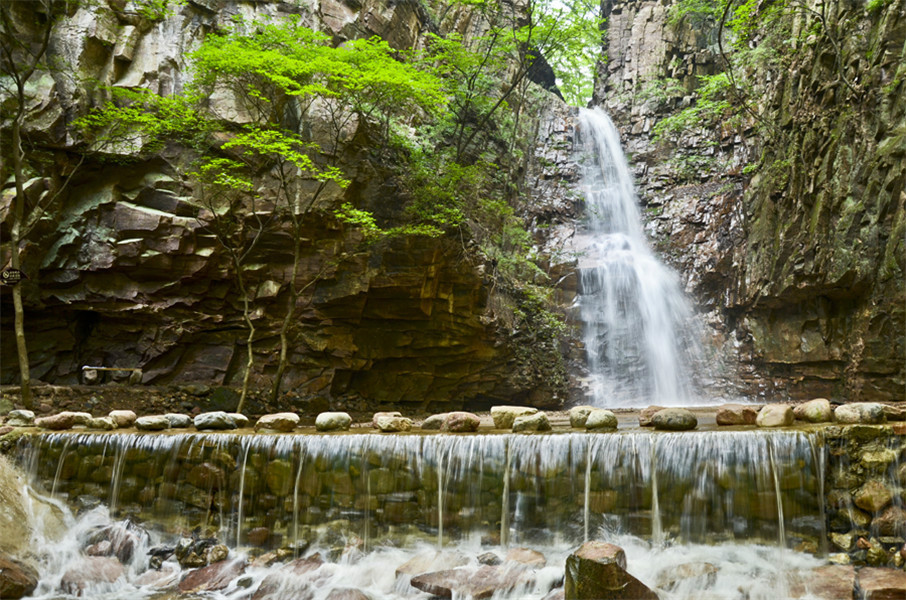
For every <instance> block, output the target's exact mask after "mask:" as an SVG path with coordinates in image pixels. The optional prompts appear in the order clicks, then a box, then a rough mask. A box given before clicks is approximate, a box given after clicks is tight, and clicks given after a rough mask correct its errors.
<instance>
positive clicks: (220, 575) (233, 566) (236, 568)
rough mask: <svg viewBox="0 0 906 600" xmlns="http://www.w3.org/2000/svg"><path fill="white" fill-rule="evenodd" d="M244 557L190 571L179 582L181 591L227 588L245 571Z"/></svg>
mask: <svg viewBox="0 0 906 600" xmlns="http://www.w3.org/2000/svg"><path fill="white" fill-rule="evenodd" d="M246 564H247V563H246V562H245V559H244V558H236V559H233V560H224V561H220V562H216V563H213V564H210V565H208V566H206V567H201V568H200V569H195V570H194V571H190V572H189V574H188V575H186V576H185V577H184V578H183V580H182V581H180V582H179V586H178V588H179V591H180V592H213V591H217V590H222V589H225V588H226V587H227V586H228V585H230V582H231V581H233V580H234V579H236V578H237V577H239V576H240V575H242V574H243V573H244V572H245V567H246Z"/></svg>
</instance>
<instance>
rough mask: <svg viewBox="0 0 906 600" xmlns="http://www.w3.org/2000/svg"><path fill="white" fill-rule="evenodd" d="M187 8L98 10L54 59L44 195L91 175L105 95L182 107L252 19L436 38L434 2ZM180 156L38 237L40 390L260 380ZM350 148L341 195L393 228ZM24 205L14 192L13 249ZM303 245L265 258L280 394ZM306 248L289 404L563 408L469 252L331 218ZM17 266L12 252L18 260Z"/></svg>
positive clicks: (38, 114) (104, 178) (34, 116)
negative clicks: (91, 376) (377, 234)
mask: <svg viewBox="0 0 906 600" xmlns="http://www.w3.org/2000/svg"><path fill="white" fill-rule="evenodd" d="M172 4H173V7H174V10H173V14H170V15H169V16H166V17H165V18H162V19H159V20H153V19H150V20H149V19H148V18H145V17H144V16H142V15H140V14H138V13H137V12H136V10H135V5H134V4H133V3H131V2H123V1H119V0H111V1H110V2H98V3H91V4H87V5H85V6H83V7H82V8H79V9H78V10H76V11H74V12H72V13H71V14H69V15H68V17H67V18H65V19H62V20H61V21H60V22H59V23H58V24H57V25H56V26H55V28H54V30H53V34H52V37H51V45H50V50H49V55H50V56H52V57H54V58H57V59H61V60H65V63H66V66H67V68H66V69H62V70H60V69H57V70H55V71H53V73H52V74H48V75H45V76H43V77H41V78H40V79H38V80H37V81H36V84H35V89H34V92H35V98H36V99H35V101H34V103H33V105H31V106H30V107H29V113H28V118H27V122H26V132H27V134H28V135H29V136H30V140H32V141H36V142H38V144H39V146H40V148H41V151H42V152H41V155H40V156H39V157H36V158H40V161H39V160H35V161H34V164H32V165H31V167H32V168H34V170H35V173H36V174H35V176H34V177H33V178H32V179H31V180H30V181H29V182H28V184H27V188H28V193H29V195H30V197H31V198H32V199H37V198H38V197H40V196H41V194H43V193H45V190H46V189H48V187H49V186H50V178H52V177H59V176H61V174H63V175H65V174H66V173H69V172H71V170H72V168H73V165H74V163H75V162H77V160H78V157H77V155H76V153H75V152H74V151H73V144H74V141H73V140H72V139H71V136H70V135H69V134H68V130H67V127H66V126H67V124H68V123H69V122H71V120H72V118H74V117H76V116H79V115H81V114H84V112H85V111H86V110H87V108H88V107H89V106H90V104H91V100H92V98H93V95H94V94H95V92H94V91H93V90H94V89H95V87H94V86H95V85H97V84H102V85H107V86H117V87H125V88H135V87H144V88H147V89H150V90H152V91H154V92H158V93H162V94H167V93H169V92H172V91H174V90H177V91H178V90H180V89H181V88H182V86H183V85H184V84H185V83H186V81H187V79H188V77H189V75H188V69H187V67H188V65H187V64H186V55H187V53H188V52H190V51H192V50H193V49H195V48H197V47H198V45H199V43H200V41H201V40H202V39H203V37H204V35H205V34H206V33H208V32H210V31H213V30H214V29H215V28H218V27H222V26H223V25H225V24H228V23H229V22H230V19H231V18H233V17H234V16H236V15H241V16H244V17H247V18H253V17H262V16H280V15H285V14H288V13H296V14H300V15H302V18H303V22H305V23H306V24H308V25H310V26H311V27H313V28H316V29H319V30H322V31H326V32H329V33H331V34H332V35H333V36H335V39H336V40H337V41H341V40H343V39H351V38H359V37H367V36H371V35H379V36H381V37H383V38H384V39H386V40H387V41H388V42H389V43H390V44H391V45H392V46H394V47H397V48H405V47H411V46H413V45H417V44H418V43H419V40H420V36H421V35H422V34H423V33H425V32H426V31H428V30H430V29H432V28H433V27H434V25H432V23H431V21H430V17H429V16H428V14H427V12H426V9H425V8H424V6H423V5H422V4H420V3H417V2H393V1H390V2H387V1H384V0H366V1H365V2H358V1H355V2H354V1H351V0H350V1H348V2H341V1H334V0H324V1H321V2H317V1H315V2H308V3H306V2H302V3H298V2H259V1H253V2H252V1H250V2H242V1H232V0H231V1H227V0H190V1H189V2H187V3H179V2H176V3H172ZM23 6H24V5H23ZM36 6H37V5H36ZM457 10H459V9H457ZM454 12H456V11H454ZM460 13H461V14H460ZM21 16H22V22H21V23H20V24H19V25H21V27H22V32H23V35H29V34H30V33H31V28H32V27H33V26H34V23H36V22H39V21H40V18H43V17H41V16H40V15H35V14H32V15H29V14H28V11H27V10H24V9H23V11H22V12H21ZM31 17H33V18H34V19H33V20H32V21H29V18H31ZM447 22H448V23H451V24H452V26H453V27H455V28H457V29H458V30H461V31H462V32H463V33H465V34H466V35H468V34H469V32H471V31H472V30H473V29H474V28H475V27H478V26H479V25H478V24H476V23H473V22H472V21H471V17H470V15H469V14H468V12H462V11H460V12H459V13H457V14H452V13H450V14H447ZM86 82H91V83H86ZM180 152H181V151H180V150H179V149H178V148H175V147H174V148H168V149H166V150H164V151H163V152H162V153H161V154H160V155H159V156H157V157H155V158H153V159H152V160H149V161H146V162H139V163H132V164H130V165H128V166H122V167H120V166H116V165H111V164H109V163H107V164H100V163H93V162H92V159H91V158H89V159H88V160H87V161H86V162H85V163H84V164H82V165H80V166H79V168H78V170H77V171H76V173H75V176H74V178H73V180H72V182H71V184H70V185H69V186H68V188H67V189H66V192H65V194H63V196H62V197H61V198H60V199H59V200H58V201H57V202H56V203H55V204H54V205H53V207H52V213H53V214H52V216H51V217H50V218H45V219H43V220H42V221H41V222H39V223H38V225H37V227H36V228H35V229H34V230H33V231H32V232H31V233H30V235H29V237H28V241H27V243H26V244H25V245H24V247H23V255H22V260H23V270H24V271H25V272H26V274H27V275H28V277H29V279H28V280H27V281H26V282H25V283H24V284H23V285H24V293H25V298H26V330H27V337H28V344H29V350H30V358H31V365H32V371H33V374H32V376H33V377H34V378H37V379H39V380H44V381H47V382H50V383H74V382H76V381H77V380H78V378H79V373H80V369H81V367H82V366H84V365H91V366H104V367H124V368H140V369H141V370H142V382H144V383H148V384H170V383H183V382H201V383H205V384H209V385H210V384H236V383H238V382H239V381H240V380H241V371H242V369H243V368H244V365H245V350H246V349H245V346H244V340H245V338H246V335H247V329H246V327H245V324H244V323H243V320H242V301H241V297H240V294H239V292H238V290H237V287H236V282H235V278H233V277H232V276H231V273H230V270H229V260H228V257H227V256H226V254H225V252H224V251H223V249H222V248H221V247H220V245H219V243H218V241H217V239H216V238H215V237H214V236H213V235H212V234H211V233H210V232H209V231H207V230H206V229H205V228H204V227H203V224H202V223H200V222H199V221H198V220H196V218H195V214H196V211H194V210H193V208H192V206H191V205H190V202H189V200H190V197H191V194H192V189H191V182H189V181H188V180H184V179H181V178H180V177H179V175H178V174H177V173H178V170H177V169H175V168H174V167H175V166H176V165H178V164H179V163H180V160H181V156H180ZM342 152H343V155H342V157H341V162H342V164H343V166H344V171H345V173H346V175H347V177H349V179H351V181H352V183H351V185H350V186H349V188H348V189H347V190H345V191H341V190H338V189H336V190H334V192H333V197H332V199H333V200H334V201H336V202H337V203H339V202H341V201H349V202H352V203H353V204H354V205H356V206H359V207H363V208H368V209H371V210H373V211H374V212H375V214H377V215H378V216H379V217H388V215H389V217H392V215H393V213H394V210H395V208H394V207H395V206H396V205H398V204H399V202H400V200H399V197H398V190H397V188H396V185H395V183H394V181H393V179H392V177H390V175H388V171H387V170H386V169H383V168H382V164H381V161H382V160H383V159H384V157H382V156H380V151H379V149H375V148H371V147H369V145H368V142H367V136H365V135H363V134H362V132H357V133H356V134H355V135H350V136H349V137H348V138H347V139H346V144H345V145H344V147H343V151H342ZM50 165H54V166H50ZM13 194H14V190H12V189H11V187H6V188H4V191H3V198H2V200H3V202H2V205H0V209H2V212H0V218H2V220H3V236H4V238H6V237H7V235H8V229H7V228H8V227H9V224H10V218H11V215H10V203H11V199H12V195H13ZM246 218H251V217H250V216H248V215H247V216H246ZM289 236H290V234H289V232H288V231H286V230H281V229H279V228H278V229H276V230H273V231H268V232H266V233H265V236H264V238H263V239H262V241H261V243H260V244H259V245H258V246H257V249H256V254H255V255H253V256H251V257H249V259H248V260H247V264H248V265H250V266H249V267H248V278H249V285H250V287H251V289H253V290H255V292H254V297H255V301H254V306H253V313H252V319H253V321H254V323H255V326H256V328H257V330H258V336H257V338H256V343H255V352H256V357H257V358H256V365H257V366H256V371H255V373H254V377H253V381H255V382H256V383H257V384H258V386H259V387H261V388H263V387H264V386H266V385H267V384H268V383H269V380H270V377H271V376H272V375H273V373H274V371H275V368H276V361H277V356H276V354H277V352H278V349H279V339H278V329H279V326H280V323H281V321H282V319H283V315H284V314H285V312H284V310H285V308H284V307H285V304H286V301H287V287H286V286H287V283H286V282H287V281H288V275H287V273H288V272H289V270H290V268H291V264H292V246H291V244H290V243H289V240H290V237H289ZM303 237H304V240H305V242H304V245H303V254H304V255H303V264H302V265H301V268H300V272H299V281H300V282H309V281H313V282H314V283H312V284H311V285H310V286H307V287H306V288H305V291H304V292H303V293H302V294H301V297H300V299H299V302H298V309H297V310H298V312H297V318H296V322H295V323H294V324H293V327H292V330H291V332H290V334H291V336H292V339H293V344H292V351H291V357H290V366H289V369H288V371H287V373H286V375H285V378H284V384H283V389H284V390H292V391H294V392H297V393H298V394H300V395H319V396H321V397H324V398H334V399H336V398H339V399H343V398H354V399H355V398H357V399H364V400H367V401H373V402H414V403H419V404H422V405H427V404H429V403H430V404H432V405H433V407H434V408H439V407H442V406H443V405H444V404H445V403H446V404H447V405H450V406H456V405H459V406H461V405H462V404H463V403H474V404H479V405H480V404H488V403H490V402H499V401H514V400H520V401H525V402H533V403H536V404H551V403H554V404H556V403H558V402H559V401H561V400H558V396H557V389H558V386H559V385H561V384H560V383H558V382H555V381H554V380H553V378H548V377H546V376H545V375H546V374H549V373H550V369H556V367H557V365H548V364H539V363H537V362H536V363H532V362H531V361H528V360H525V356H524V355H525V351H524V349H523V348H520V346H524V341H523V340H520V339H519V337H518V335H514V334H513V332H512V331H511V330H508V329H507V328H505V327H501V326H499V323H498V321H497V320H496V319H495V318H494V315H493V313H492V311H491V310H490V306H489V304H490V302H489V298H490V297H491V294H490V293H489V286H488V284H487V281H485V278H484V276H483V272H482V269H481V265H478V264H474V263H473V262H470V261H469V260H468V259H467V256H466V254H465V253H464V251H463V247H462V243H461V241H460V240H459V239H455V240H452V239H440V240H438V239H429V238H417V237H412V238H408V239H395V240H391V241H383V242H380V243H378V244H376V245H371V246H367V245H364V244H363V243H362V239H361V234H360V233H359V232H358V231H357V230H356V229H355V228H352V227H350V226H348V225H345V224H343V223H341V222H339V221H338V220H337V219H336V218H333V216H332V215H331V213H330V212H329V211H320V212H317V211H316V212H314V213H312V215H311V216H310V217H309V218H308V220H307V221H306V223H305V231H304V235H303ZM7 260H8V255H7V254H4V256H3V257H2V261H0V262H4V263H5V262H6V261H7ZM7 291H8V290H4V294H3V296H2V302H3V311H2V320H3V331H4V332H7V331H11V330H12V317H13V311H12V308H11V302H10V299H9V295H8V294H7V293H6V292H7ZM551 343H552V344H553V343H555V342H554V341H552V342H551ZM115 375H117V376H118V375H120V374H115ZM121 375H122V376H123V377H126V376H128V372H124V373H122V374H121ZM108 376H113V375H108ZM16 380H17V376H16V355H15V346H14V344H13V336H12V335H6V334H5V333H4V336H3V340H2V382H3V383H6V384H8V383H13V382H15V381H16ZM560 399H562V396H560ZM438 405H439V406H438Z"/></svg>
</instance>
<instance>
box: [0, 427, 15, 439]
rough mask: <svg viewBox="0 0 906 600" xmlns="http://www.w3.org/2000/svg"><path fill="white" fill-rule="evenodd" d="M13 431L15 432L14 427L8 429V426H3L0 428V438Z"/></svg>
mask: <svg viewBox="0 0 906 600" xmlns="http://www.w3.org/2000/svg"><path fill="white" fill-rule="evenodd" d="M15 430H16V428H15V427H8V426H6V425H4V426H2V427H0V437H3V436H4V435H6V434H7V433H12V432H13V431H15Z"/></svg>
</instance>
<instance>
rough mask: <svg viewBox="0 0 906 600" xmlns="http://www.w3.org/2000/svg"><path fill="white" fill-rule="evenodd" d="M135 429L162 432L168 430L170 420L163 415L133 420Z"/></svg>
mask: <svg viewBox="0 0 906 600" xmlns="http://www.w3.org/2000/svg"><path fill="white" fill-rule="evenodd" d="M135 428H136V429H138V430H139V431H163V430H164V429H170V419H168V418H167V417H165V416H164V415H149V416H145V417H139V418H137V419H136V420H135Z"/></svg>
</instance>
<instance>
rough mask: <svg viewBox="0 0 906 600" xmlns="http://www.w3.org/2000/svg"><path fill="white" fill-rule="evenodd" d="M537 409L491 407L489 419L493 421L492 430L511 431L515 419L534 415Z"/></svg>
mask: <svg viewBox="0 0 906 600" xmlns="http://www.w3.org/2000/svg"><path fill="white" fill-rule="evenodd" d="M537 412H538V409H537V408H533V407H531V406H492V407H491V418H492V419H494V429H512V428H513V423H514V422H515V421H516V417H522V416H525V415H534V414H535V413H537Z"/></svg>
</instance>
